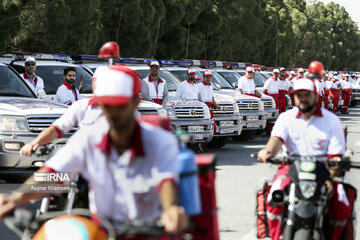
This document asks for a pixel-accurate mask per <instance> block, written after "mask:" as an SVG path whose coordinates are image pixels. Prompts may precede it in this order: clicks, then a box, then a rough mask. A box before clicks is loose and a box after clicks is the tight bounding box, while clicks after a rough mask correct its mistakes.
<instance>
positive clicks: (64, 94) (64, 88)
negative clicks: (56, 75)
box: [56, 67, 80, 106]
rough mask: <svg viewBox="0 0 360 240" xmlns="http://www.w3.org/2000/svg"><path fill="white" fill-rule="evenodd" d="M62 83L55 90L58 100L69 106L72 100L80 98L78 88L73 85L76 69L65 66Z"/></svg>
mask: <svg viewBox="0 0 360 240" xmlns="http://www.w3.org/2000/svg"><path fill="white" fill-rule="evenodd" d="M64 79H65V81H64V84H63V85H61V86H60V87H59V88H58V89H57V91H56V98H57V100H58V102H60V103H63V104H66V105H69V106H71V104H73V102H75V101H77V100H79V99H80V93H79V90H78V89H77V88H76V87H75V85H74V83H75V80H76V69H75V68H74V67H67V68H65V69H64Z"/></svg>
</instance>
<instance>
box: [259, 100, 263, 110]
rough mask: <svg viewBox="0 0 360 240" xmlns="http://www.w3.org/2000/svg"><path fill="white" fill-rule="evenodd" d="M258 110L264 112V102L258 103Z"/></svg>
mask: <svg viewBox="0 0 360 240" xmlns="http://www.w3.org/2000/svg"><path fill="white" fill-rule="evenodd" d="M259 110H260V111H264V102H263V101H259Z"/></svg>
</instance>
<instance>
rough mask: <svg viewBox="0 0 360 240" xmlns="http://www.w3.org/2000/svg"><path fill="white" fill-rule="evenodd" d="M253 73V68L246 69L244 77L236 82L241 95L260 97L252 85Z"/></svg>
mask: <svg viewBox="0 0 360 240" xmlns="http://www.w3.org/2000/svg"><path fill="white" fill-rule="evenodd" d="M254 76H255V71H254V68H253V67H246V69H245V76H242V77H240V78H239V80H238V90H239V92H240V93H241V94H245V95H249V96H253V97H261V94H260V93H259V92H258V91H256V88H255V83H254Z"/></svg>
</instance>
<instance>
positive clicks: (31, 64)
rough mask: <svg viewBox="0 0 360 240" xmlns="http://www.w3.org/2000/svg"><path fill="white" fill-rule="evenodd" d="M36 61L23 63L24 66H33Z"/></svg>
mask: <svg viewBox="0 0 360 240" xmlns="http://www.w3.org/2000/svg"><path fill="white" fill-rule="evenodd" d="M35 65H36V63H25V66H35Z"/></svg>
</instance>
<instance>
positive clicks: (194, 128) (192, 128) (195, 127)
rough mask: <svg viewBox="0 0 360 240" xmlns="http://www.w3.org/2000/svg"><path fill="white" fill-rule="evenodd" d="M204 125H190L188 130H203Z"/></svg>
mask: <svg viewBox="0 0 360 240" xmlns="http://www.w3.org/2000/svg"><path fill="white" fill-rule="evenodd" d="M203 131H204V126H189V127H188V132H203Z"/></svg>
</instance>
